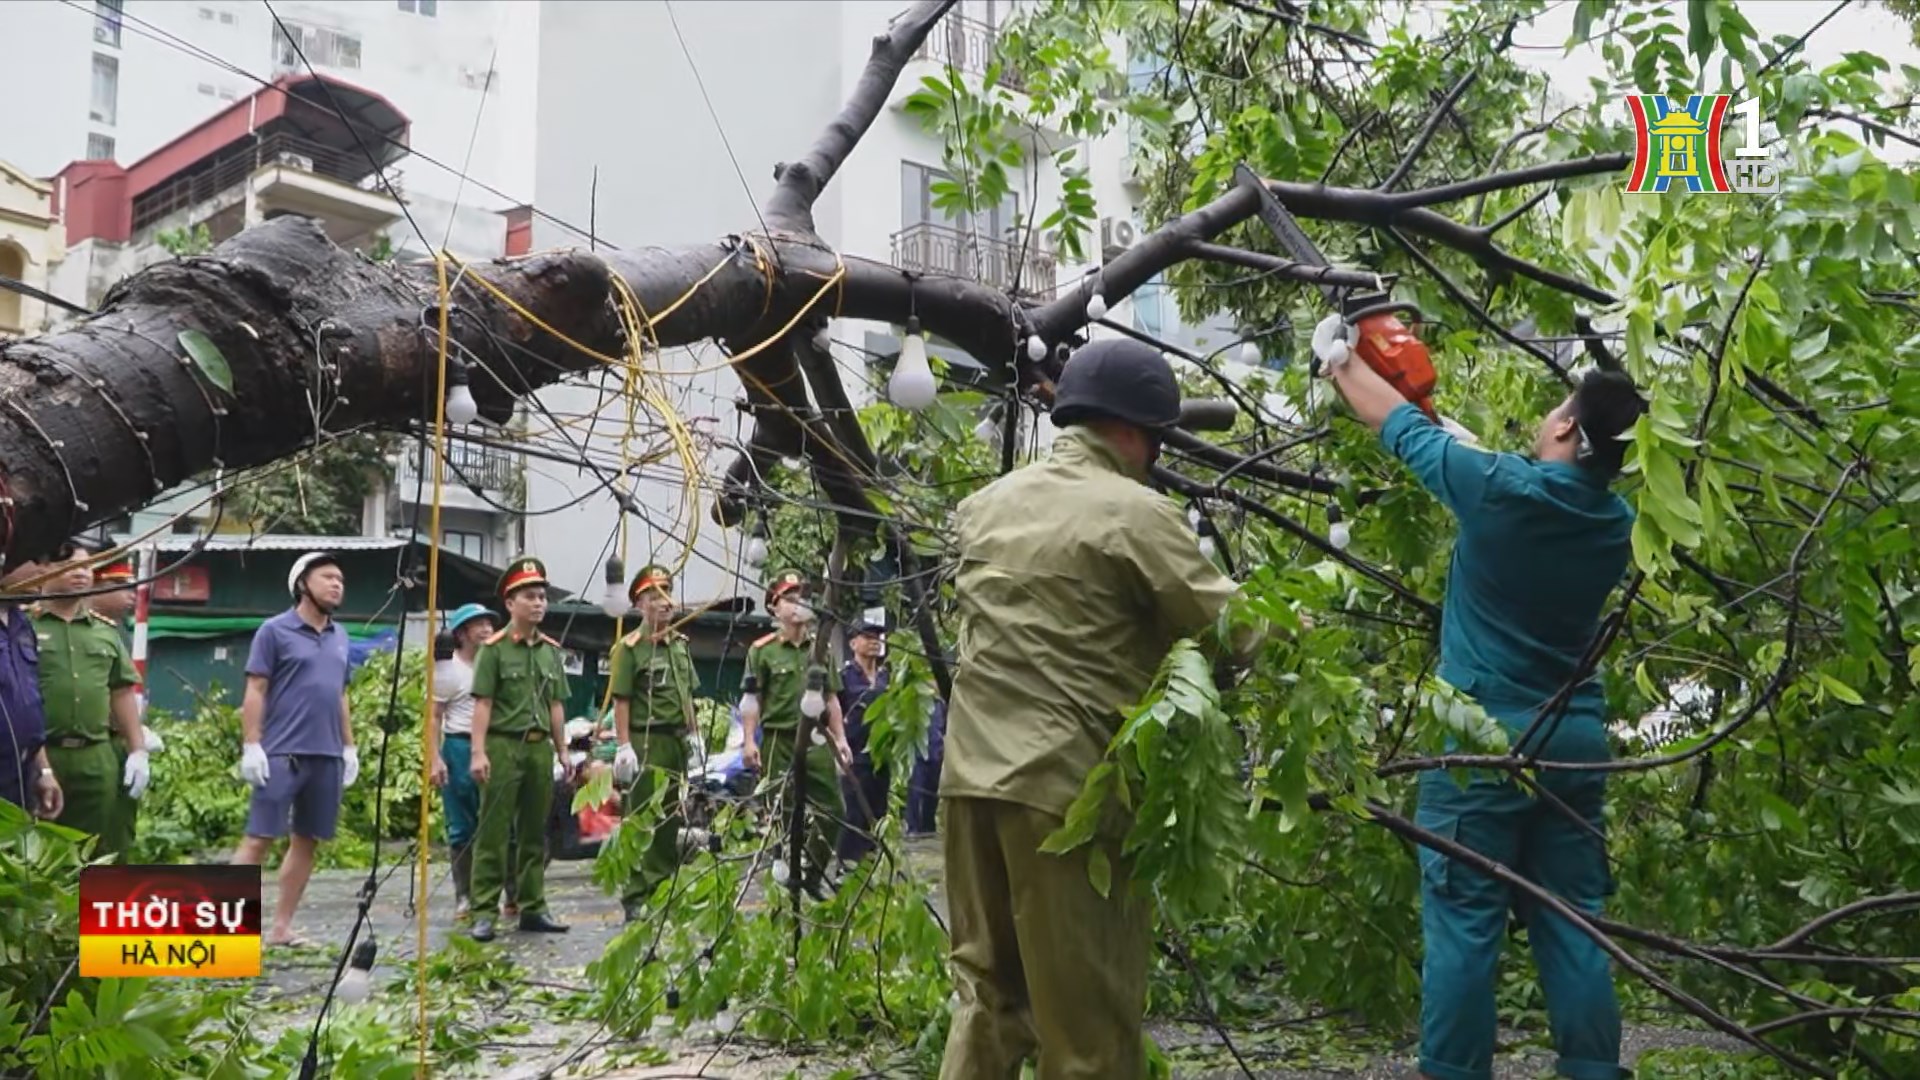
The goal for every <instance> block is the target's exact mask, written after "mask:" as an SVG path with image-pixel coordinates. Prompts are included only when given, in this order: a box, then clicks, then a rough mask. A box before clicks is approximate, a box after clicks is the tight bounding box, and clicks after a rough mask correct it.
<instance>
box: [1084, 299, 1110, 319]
mask: <svg viewBox="0 0 1920 1080" xmlns="http://www.w3.org/2000/svg"><path fill="white" fill-rule="evenodd" d="M1106 317H1107V298H1106V297H1104V296H1101V295H1100V294H1099V293H1094V294H1093V295H1092V296H1089V297H1087V318H1089V319H1104V318H1106Z"/></svg>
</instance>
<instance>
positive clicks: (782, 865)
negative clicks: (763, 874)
mask: <svg viewBox="0 0 1920 1080" xmlns="http://www.w3.org/2000/svg"><path fill="white" fill-rule="evenodd" d="M792 880H793V871H791V870H789V869H787V860H785V859H775V860H773V883H774V884H775V885H785V884H786V883H787V882H789V881H792Z"/></svg>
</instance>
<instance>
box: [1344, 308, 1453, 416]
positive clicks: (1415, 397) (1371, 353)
mask: <svg viewBox="0 0 1920 1080" xmlns="http://www.w3.org/2000/svg"><path fill="white" fill-rule="evenodd" d="M1356 329H1357V331H1358V333H1359V337H1360V340H1359V342H1358V343H1357V344H1356V345H1355V347H1354V351H1355V352H1356V353H1358V354H1359V356H1360V359H1362V360H1365V361H1366V362H1367V366H1368V367H1370V368H1372V369H1373V370H1374V371H1375V372H1377V373H1378V374H1379V376H1380V377H1381V378H1383V379H1385V380H1387V382H1388V383H1389V384H1390V385H1391V386H1392V387H1393V388H1394V389H1395V390H1398V391H1400V396H1401V397H1404V398H1406V399H1407V400H1408V401H1411V402H1413V403H1414V404H1415V405H1418V406H1419V407H1420V411H1421V412H1423V413H1426V414H1427V416H1428V417H1430V418H1432V419H1434V420H1438V419H1439V415H1438V414H1437V413H1435V412H1434V411H1433V387H1434V384H1435V383H1436V382H1437V381H1438V378H1437V377H1436V376H1435V375H1434V372H1433V361H1432V360H1431V359H1429V358H1428V356H1427V347H1426V345H1425V344H1423V343H1422V342H1421V341H1420V339H1419V338H1417V337H1414V336H1413V331H1411V330H1409V329H1407V325H1406V324H1405V323H1403V322H1401V321H1400V320H1399V319H1398V318H1396V317H1395V316H1394V314H1393V313H1392V312H1382V313H1380V314H1378V315H1369V316H1367V317H1366V318H1363V319H1361V320H1360V322H1359V323H1358V324H1357V326H1356Z"/></svg>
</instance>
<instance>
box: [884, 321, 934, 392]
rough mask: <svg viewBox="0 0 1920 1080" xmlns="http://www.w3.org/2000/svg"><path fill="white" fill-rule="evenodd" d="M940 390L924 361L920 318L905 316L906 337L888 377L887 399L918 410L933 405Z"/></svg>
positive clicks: (924, 345) (925, 346)
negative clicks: (890, 375)
mask: <svg viewBox="0 0 1920 1080" xmlns="http://www.w3.org/2000/svg"><path fill="white" fill-rule="evenodd" d="M939 392H940V384H939V383H937V382H935V381H934V378H933V368H932V367H931V366H929V365H928V363H927V339H926V338H924V337H922V336H921V335H920V317H919V316H917V315H909V316H907V336H906V339H905V340H904V341H902V342H901V343H900V358H899V360H898V361H896V362H895V363H894V365H893V375H892V377H890V378H889V379H888V380H887V400H889V401H891V402H893V403H894V404H895V405H898V406H899V407H900V408H903V409H908V410H911V411H913V412H919V411H920V410H922V409H924V408H926V407H927V406H929V405H931V404H933V399H934V397H935V396H936V395H938V393H939Z"/></svg>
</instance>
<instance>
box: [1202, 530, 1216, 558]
mask: <svg viewBox="0 0 1920 1080" xmlns="http://www.w3.org/2000/svg"><path fill="white" fill-rule="evenodd" d="M1213 551H1214V548H1213V537H1211V536H1203V537H1201V538H1200V554H1201V556H1203V557H1204V558H1207V559H1212V558H1213Z"/></svg>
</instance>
